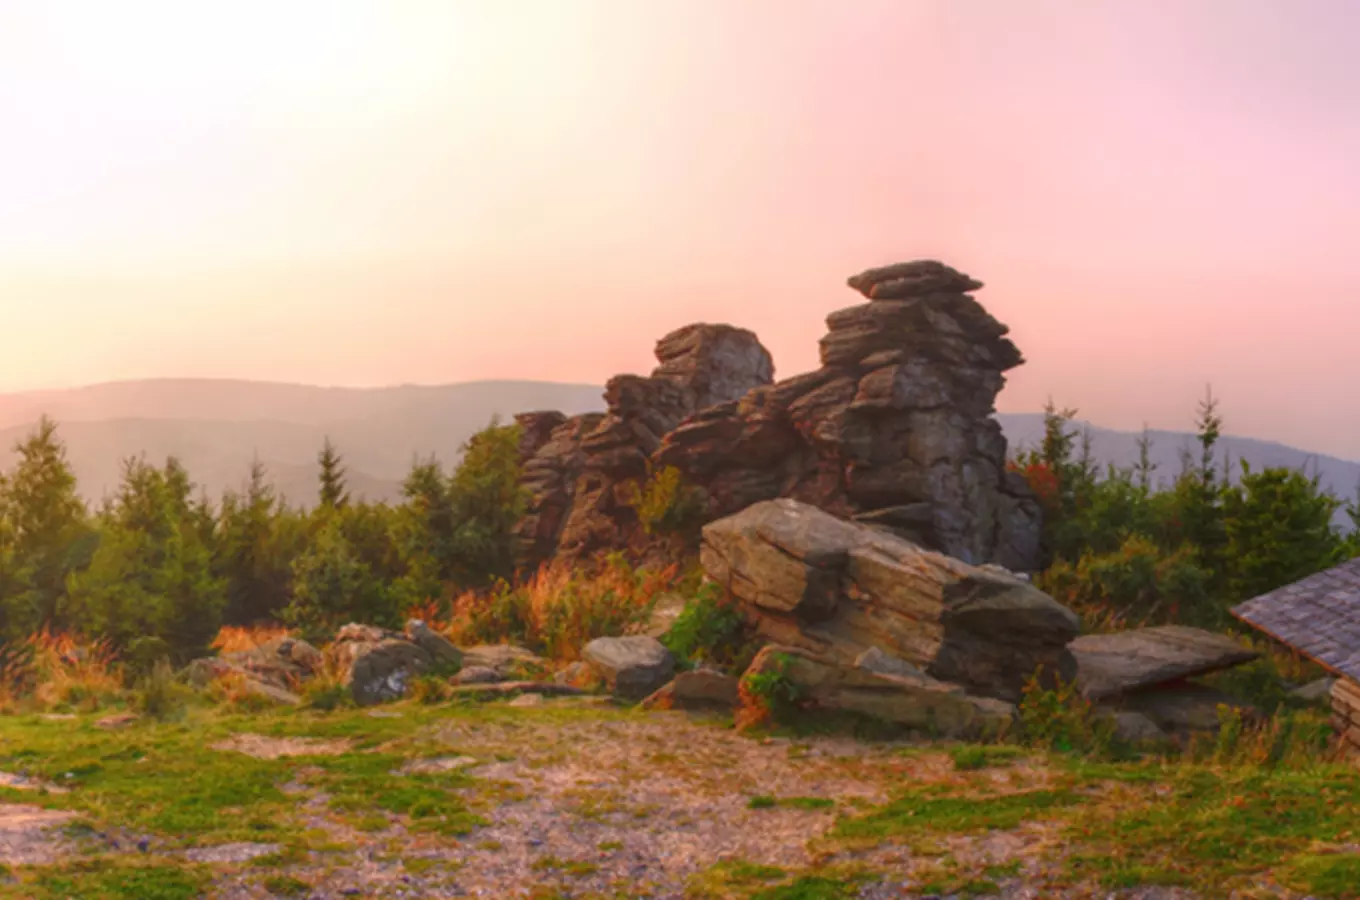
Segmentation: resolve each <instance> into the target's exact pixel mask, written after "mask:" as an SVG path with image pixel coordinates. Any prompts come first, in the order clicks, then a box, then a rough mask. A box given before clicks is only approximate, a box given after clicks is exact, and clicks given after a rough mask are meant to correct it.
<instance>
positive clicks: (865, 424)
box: [519, 261, 1041, 571]
mask: <svg viewBox="0 0 1360 900" xmlns="http://www.w3.org/2000/svg"><path fill="white" fill-rule="evenodd" d="M849 284H850V286H851V287H852V288H854V289H855V290H857V291H859V292H860V293H861V294H862V295H863V296H864V298H865V299H866V300H867V301H868V302H867V303H863V304H861V305H859V306H853V307H850V308H848V309H843V310H840V311H838V312H835V313H832V314H831V315H830V316H828V317H827V326H828V328H829V330H830V333H829V334H827V335H826V337H824V338H823V339H822V341H821V358H822V367H821V368H820V369H818V370H817V371H815V372H810V373H807V374H804V375H798V376H795V377H793V378H788V379H785V380H783V381H780V382H777V383H770V381H771V377H772V372H773V367H772V365H771V363H770V357H769V354H768V353H767V352H766V351H765V349H764V348H763V347H761V346H760V344H759V342H758V341H757V340H756V338H755V335H753V334H751V333H750V332H748V331H743V330H740V329H736V328H732V327H731V326H725V325H691V326H688V327H687V328H682V329H680V330H679V331H676V332H673V333H672V334H670V335H667V336H666V337H665V338H663V339H662V340H661V342H660V343H659V344H658V345H657V358H658V359H659V360H660V361H661V365H660V366H659V367H658V368H657V369H656V370H654V371H653V373H652V375H651V376H650V377H648V378H642V377H638V376H632V375H625V376H619V377H617V378H614V379H612V380H611V381H610V382H609V384H608V387H607V390H606V401H607V403H608V406H609V412H608V414H607V415H605V416H604V417H602V418H597V419H592V420H588V421H587V420H585V419H583V418H582V417H577V418H576V419H572V420H561V421H559V422H558V423H557V424H555V425H552V427H551V430H550V437H549V438H548V439H547V440H544V439H543V438H542V434H543V430H544V429H545V428H548V427H549V425H550V424H551V423H552V422H553V421H554V420H552V419H551V418H549V417H548V416H549V414H543V413H535V414H532V415H531V416H530V417H527V418H525V417H521V420H520V421H521V424H522V425H524V427H525V439H524V444H523V446H522V450H523V451H524V452H525V455H526V460H527V461H526V464H525V478H524V483H525V486H526V487H527V488H528V489H529V493H530V495H531V497H532V499H531V501H530V504H529V512H528V514H527V515H526V517H525V520H524V521H523V522H522V523H521V527H520V531H519V536H520V542H521V553H520V562H521V564H523V565H525V566H535V565H537V564H538V563H540V562H542V561H544V560H546V559H547V558H549V557H550V556H553V555H559V556H567V557H579V556H581V555H585V554H589V553H592V552H594V551H596V550H600V549H604V548H617V547H623V546H628V544H629V542H630V540H632V539H634V538H635V537H636V531H637V528H636V515H635V512H634V510H633V508H632V505H631V504H630V496H631V495H632V492H633V491H634V490H635V484H636V482H637V481H639V480H640V479H642V478H644V477H645V476H646V474H647V472H648V470H649V463H650V467H651V468H652V469H653V470H654V469H656V468H658V467H663V466H674V467H675V468H677V469H678V470H680V472H681V473H682V474H683V476H684V478H685V480H686V482H687V483H689V484H690V485H691V486H693V487H694V488H696V489H698V491H699V496H700V497H701V498H702V502H703V504H704V506H705V516H706V518H707V519H708V520H712V519H716V518H720V517H722V516H724V515H729V514H731V513H734V512H737V511H738V510H741V509H743V508H744V507H746V506H749V505H750V504H752V503H756V502H759V501H761V500H769V499H774V498H776V497H791V498H794V499H798V500H801V501H803V502H806V503H810V504H813V505H815V506H818V507H820V508H822V509H825V510H827V511H828V512H831V513H833V514H835V515H839V516H843V517H846V518H850V517H854V518H858V519H860V520H861V521H863V522H865V523H868V524H872V525H874V526H875V527H878V528H881V529H885V530H890V531H893V532H895V533H897V534H899V535H901V536H904V537H907V538H908V539H910V540H912V541H914V542H917V543H920V544H922V545H924V546H927V547H929V548H932V549H938V550H941V551H943V552H945V553H947V554H949V555H951V556H954V557H957V558H959V559H962V560H964V561H965V562H971V563H984V562H995V563H998V564H1000V565H1003V566H1005V567H1007V568H1009V569H1013V570H1016V571H1031V570H1034V569H1037V568H1038V567H1039V564H1040V559H1039V534H1040V525H1041V522H1040V509H1039V506H1038V504H1037V502H1036V501H1035V500H1034V498H1033V496H1032V495H1031V494H1030V492H1029V490H1028V488H1027V487H1026V485H1025V483H1024V480H1023V478H1021V477H1020V476H1018V475H1015V474H1013V473H1012V474H1008V473H1007V472H1006V469H1005V456H1006V441H1005V438H1004V437H1003V436H1002V433H1001V428H1000V425H999V424H998V423H997V422H996V421H995V419H993V418H992V412H993V407H994V402H995V399H996V395H997V392H998V391H1000V389H1001V387H1002V385H1003V383H1004V380H1005V379H1004V376H1003V373H1004V372H1005V371H1006V370H1008V369H1010V368H1013V367H1014V366H1017V365H1019V364H1020V363H1021V361H1022V360H1021V356H1020V353H1019V351H1018V350H1016V348H1015V345H1014V344H1012V343H1011V342H1010V341H1009V340H1007V339H1006V337H1005V335H1006V333H1007V329H1006V327H1005V326H1004V325H1002V324H1001V323H999V322H997V321H996V320H995V319H994V318H992V317H991V316H990V315H988V314H987V312H986V311H985V310H984V309H983V308H982V307H981V306H980V305H978V303H977V301H975V300H974V299H973V298H972V297H971V296H970V295H969V292H970V291H973V290H976V289H977V288H979V287H981V284H980V283H979V282H977V281H975V280H973V279H971V278H969V277H968V276H966V275H963V274H962V273H960V272H957V271H955V270H953V269H951V268H949V267H948V266H945V265H943V264H942V263H939V262H934V261H921V262H913V263H904V264H900V265H895V266H888V267H885V268H882V269H871V270H869V271H867V272H864V273H862V274H860V275H857V276H855V277H853V278H851V279H850V280H849Z"/></svg>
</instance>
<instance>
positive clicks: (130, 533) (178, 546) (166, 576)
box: [69, 458, 226, 661]
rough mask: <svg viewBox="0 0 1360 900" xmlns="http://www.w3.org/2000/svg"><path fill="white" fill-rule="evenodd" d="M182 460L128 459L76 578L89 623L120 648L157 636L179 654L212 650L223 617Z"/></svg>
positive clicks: (74, 597)
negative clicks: (88, 558) (158, 462)
mask: <svg viewBox="0 0 1360 900" xmlns="http://www.w3.org/2000/svg"><path fill="white" fill-rule="evenodd" d="M191 492H192V485H191V484H190V482H189V481H188V477H187V474H186V473H185V471H184V469H183V467H182V466H180V465H179V464H178V462H176V461H175V460H173V459H172V460H170V461H168V462H167V464H166V466H165V468H164V469H157V468H155V467H154V466H151V465H149V464H147V462H146V461H145V460H144V459H141V458H136V459H130V460H127V461H126V462H125V463H124V467H123V480H122V483H121V485H120V487H119V491H118V494H117V496H116V497H115V498H114V499H113V501H112V502H111V503H110V504H109V505H108V506H107V508H106V511H105V513H104V514H103V515H102V516H101V520H100V522H99V544H98V548H97V549H96V550H95V552H94V555H93V558H92V560H91V562H90V565H89V567H88V569H86V570H84V571H82V572H78V573H75V574H73V575H72V576H71V578H70V579H69V587H70V593H71V604H72V607H73V608H74V609H76V610H78V611H79V614H80V624H81V626H82V630H85V631H87V632H89V633H91V634H94V635H98V636H100V637H103V638H107V639H109V640H111V641H113V642H114V643H115V645H117V646H119V647H127V646H129V645H130V644H131V643H132V642H134V641H137V640H142V639H145V638H158V639H160V640H161V641H163V642H164V646H166V647H168V648H169V650H170V653H171V655H172V656H173V657H174V658H175V659H176V660H178V661H184V660H187V659H189V658H191V657H193V656H195V655H197V654H200V653H202V652H203V651H204V650H206V648H207V646H208V643H209V641H211V640H212V637H213V635H215V634H216V632H217V628H218V626H219V624H220V623H221V616H222V608H223V606H224V605H225V600H226V597H225V590H224V587H225V586H224V584H223V582H222V579H221V578H219V577H217V576H216V575H214V573H213V567H212V553H211V549H210V548H209V547H208V546H207V545H206V544H205V543H204V541H203V540H202V529H201V525H200V523H199V522H198V521H197V520H196V512H195V510H194V508H193V506H192V504H190V503H189V501H188V497H189V496H190V494H191Z"/></svg>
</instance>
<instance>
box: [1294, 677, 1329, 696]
mask: <svg viewBox="0 0 1360 900" xmlns="http://www.w3.org/2000/svg"><path fill="white" fill-rule="evenodd" d="M1334 684H1336V679H1335V678H1333V677H1332V676H1330V675H1325V676H1323V677H1322V678H1319V679H1317V680H1316V681H1310V682H1308V683H1307V684H1305V685H1304V686H1303V687H1298V688H1295V689H1294V690H1292V691H1290V692H1289V696H1291V697H1293V698H1294V699H1295V700H1301V701H1303V702H1304V703H1325V702H1326V701H1327V698H1329V697H1331V695H1332V685H1334Z"/></svg>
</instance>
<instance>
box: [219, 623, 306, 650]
mask: <svg viewBox="0 0 1360 900" xmlns="http://www.w3.org/2000/svg"><path fill="white" fill-rule="evenodd" d="M288 635H289V631H288V629H287V628H284V627H283V626H282V625H251V626H243V627H238V626H235V625H226V626H223V628H222V629H221V630H220V631H218V632H217V637H215V638H213V642H212V648H213V649H214V650H216V651H217V652H218V654H219V655H221V654H226V653H242V652H244V651H247V650H254V649H255V648H256V647H259V646H261V645H262V644H267V643H269V642H270V641H272V640H276V639H278V638H285V637H288Z"/></svg>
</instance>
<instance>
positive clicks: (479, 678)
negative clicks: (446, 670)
mask: <svg viewBox="0 0 1360 900" xmlns="http://www.w3.org/2000/svg"><path fill="white" fill-rule="evenodd" d="M501 680H502V679H501V676H500V673H499V672H497V671H496V670H495V669H493V668H490V667H489V666H465V667H464V668H462V669H460V670H459V672H458V674H457V675H455V676H453V677H452V678H451V679H449V681H450V682H452V683H453V684H495V683H496V682H498V681H501Z"/></svg>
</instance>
